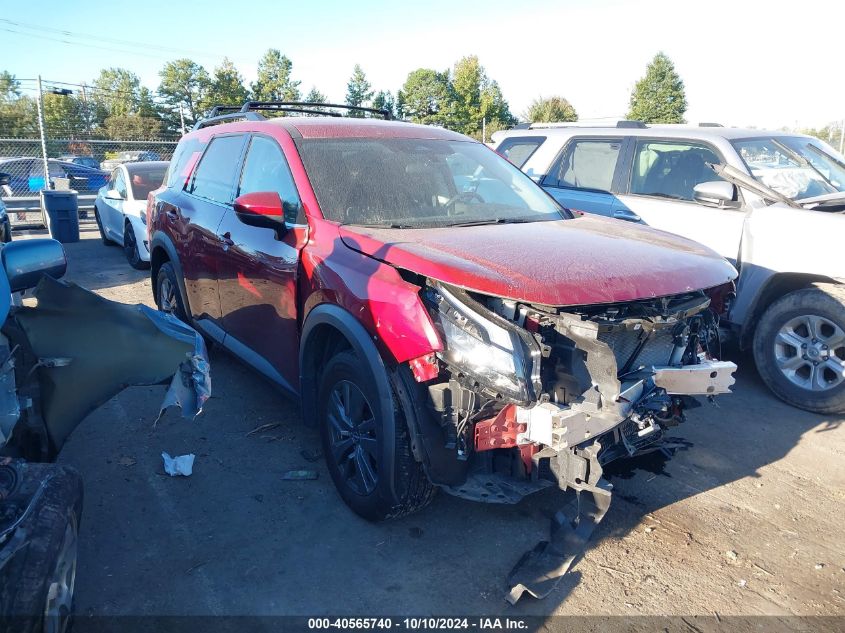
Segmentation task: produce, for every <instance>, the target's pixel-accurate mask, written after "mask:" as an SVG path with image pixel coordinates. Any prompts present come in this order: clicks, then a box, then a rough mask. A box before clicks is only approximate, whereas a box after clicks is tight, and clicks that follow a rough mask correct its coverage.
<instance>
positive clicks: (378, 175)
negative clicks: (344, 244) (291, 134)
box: [299, 138, 568, 228]
mask: <svg viewBox="0 0 845 633" xmlns="http://www.w3.org/2000/svg"><path fill="white" fill-rule="evenodd" d="M299 151H300V155H301V156H302V161H303V163H304V164H305V168H306V170H307V172H308V176H309V178H310V179H311V184H312V185H313V187H314V193H315V194H316V195H317V200H318V201H319V203H320V208H321V209H322V211H323V215H324V216H325V218H326V219H328V220H334V221H336V222H341V223H343V224H356V225H368V226H389V227H395V228H423V227H436V226H458V225H463V224H487V223H495V222H502V223H506V222H537V221H543V220H559V219H561V218H562V217H568V216H566V215H565V212H564V211H563V210H562V209H561V208H560V207H559V206H558V205H557V203H556V202H555V201H554V200H553V199H552V198H551V197H549V196H548V195H547V194H546V193H545V192H544V191H543V190H542V189H540V187H539V186H538V185H536V184H535V183H534V182H533V181H532V180H531V179H530V178H528V177H527V176H526V175H524V174H523V173H522V172H521V171H519V169H517V168H516V167H514V166H513V165H512V164H510V163H509V162H508V161H506V160H505V159H504V158H502V157H501V156H499V155H498V154H496V153H495V152H493V151H491V150H490V149H489V148H487V147H485V146H484V145H482V144H480V143H473V142H469V141H445V140H419V139H404V138H403V139H396V138H393V139H372V138H364V139H362V138H350V139H307V140H302V141H299Z"/></svg>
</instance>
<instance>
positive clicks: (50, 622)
mask: <svg viewBox="0 0 845 633" xmlns="http://www.w3.org/2000/svg"><path fill="white" fill-rule="evenodd" d="M76 545H77V541H76V530H75V529H74V525H73V523H72V522H68V524H67V527H66V528H65V535H64V539H63V541H62V549H61V551H60V552H59V559H58V562H57V564H56V571H55V573H54V574H53V578H52V579H51V581H50V586H49V589H48V590H47V602H46V604H45V605H44V630H45V632H47V633H63V632H64V631H66V630H67V626H68V622H69V621H70V611H71V607H72V605H73V586H74V584H75V583H76Z"/></svg>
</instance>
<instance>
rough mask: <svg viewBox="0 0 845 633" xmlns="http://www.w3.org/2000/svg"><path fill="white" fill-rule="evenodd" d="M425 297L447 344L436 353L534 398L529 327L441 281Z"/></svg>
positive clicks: (487, 381) (522, 397) (535, 361)
mask: <svg viewBox="0 0 845 633" xmlns="http://www.w3.org/2000/svg"><path fill="white" fill-rule="evenodd" d="M427 299H428V303H429V305H430V306H431V308H432V309H431V311H432V316H433V317H434V321H435V323H436V324H438V326H439V329H440V332H441V334H442V335H443V341H444V344H445V349H444V350H443V351H442V352H438V353H437V355H438V357H439V358H440V359H441V360H442V361H443V362H445V363H446V364H448V365H451V366H453V367H455V368H456V369H458V370H459V371H461V372H463V373H465V374H467V375H468V376H471V377H472V378H474V379H475V380H477V381H478V382H479V384H481V385H483V386H486V387H487V388H488V389H489V390H491V391H493V392H496V393H500V394H502V395H503V396H505V397H507V398H509V399H511V400H513V401H515V402H519V403H524V404H527V403H530V402H533V401H534V400H536V396H535V387H534V383H535V382H536V381H537V378H538V375H539V355H540V351H539V346H538V345H537V343H536V342H535V341H534V340H533V339H532V338H531V336H530V335H529V334H528V333H527V332H524V333H523V332H520V331H519V328H517V326H515V325H513V324H512V323H510V322H508V321H506V320H505V319H503V318H501V317H499V316H498V315H496V314H494V313H492V312H489V311H487V310H486V309H485V308H484V307H483V306H481V305H480V304H477V303H476V302H475V301H474V300H473V299H471V298H470V297H469V296H468V295H466V293H464V292H463V291H460V290H457V289H450V288H446V287H444V286H443V285H442V284H439V285H437V286H436V288H433V289H431V290H430V291H429V292H428V293H427ZM484 313H486V314H484Z"/></svg>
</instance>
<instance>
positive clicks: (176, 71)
mask: <svg viewBox="0 0 845 633" xmlns="http://www.w3.org/2000/svg"><path fill="white" fill-rule="evenodd" d="M158 75H159V77H161V83H160V84H159V87H158V93H159V95H161V97H162V98H163V99H164V101H165V103H167V104H168V105H169V106H170V112H169V113H168V117H167V119H168V123H169V126H170V127H171V128H172V129H179V127H180V120H179V119H180V117H179V107H180V106H181V108H182V112H183V113H184V116H185V125H186V126H191V125H193V124H194V123H196V121H197V119H199V118H200V116H201V114H202V104H203V103H204V100H205V97H206V95H207V93H208V90H209V87H210V85H211V78H210V77H209V76H208V71H206V70H205V68H203V67H202V66H200V65H199V64H197V63H196V62H194V61H192V60H190V59H184V58H183V59H177V60H175V61H172V62H167V63H166V64H165V65H164V68H162V69H161V71H160V72H159V73H158Z"/></svg>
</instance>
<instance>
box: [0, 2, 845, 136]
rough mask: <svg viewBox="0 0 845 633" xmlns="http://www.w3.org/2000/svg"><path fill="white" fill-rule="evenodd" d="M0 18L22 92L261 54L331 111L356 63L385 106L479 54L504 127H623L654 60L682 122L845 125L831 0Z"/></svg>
mask: <svg viewBox="0 0 845 633" xmlns="http://www.w3.org/2000/svg"><path fill="white" fill-rule="evenodd" d="M2 4H3V9H2V11H0V70H2V69H6V70H9V71H10V72H12V73H13V74H15V75H17V76H18V77H24V78H29V77H35V76H36V75H37V74H39V73H40V74H41V75H42V76H43V77H44V78H46V79H50V80H55V81H67V82H81V81H91V80H92V79H93V78H94V77H95V76H96V75H97V74H98V72H99V70H100V69H101V68H104V67H109V66H120V67H125V68H128V69H130V70H132V71H134V72H136V73H137V74H138V75H139V76H140V77H141V80H142V82H143V83H144V84H145V85H147V86H149V87H150V88H153V89H154V88H156V87H157V86H158V71H159V69H160V68H161V66H162V65H163V64H164V63H165V62H166V61H168V60H170V59H175V58H177V57H191V58H193V59H194V60H195V61H197V62H199V63H201V64H203V65H204V66H205V67H206V68H208V70H209V71H211V70H212V69H213V68H214V66H215V65H216V64H218V63H219V62H220V60H221V59H222V58H223V56H224V55H225V56H228V57H229V58H230V59H232V60H233V61H234V62H235V64H236V65H237V66H238V68H239V70H240V71H241V73H242V74H243V75H244V76H245V78H246V79H247V81H250V80H253V79H254V78H255V72H256V65H257V61H258V58H259V57H260V56H261V54H262V53H263V52H264V51H265V50H266V49H267V48H270V47H272V48H278V49H280V50H281V51H282V52H283V53H284V54H286V55H287V56H288V57H290V58H291V59H292V60H293V73H294V78H296V79H300V80H301V81H302V88H303V91H307V90H309V89H310V88H311V87H312V86H316V87H317V88H318V89H319V90H320V91H321V92H323V93H325V94H327V95H328V96H329V97H330V98H331V99H332V100H342V99H343V97H344V94H345V89H346V81H347V79H348V78H349V75H350V74H351V72H352V67H353V65H354V64H355V63H359V64H361V66H362V67H363V69H364V71H365V72H366V73H367V76H368V78H369V79H370V81H371V83H372V84H373V87H374V88H375V89H377V90H381V89H383V90H391V91H392V92H394V93H395V92H396V90H397V89H398V88H400V87H401V85H402V83H403V82H404V80H405V78H406V76H407V74H408V72H409V71H411V70H413V69H415V68H419V67H428V68H436V69H446V68H448V67H450V66H452V65H453V64H454V62H455V61H456V60H458V59H459V58H460V57H462V56H464V55H469V54H477V55H478V56H479V57H480V59H481V63H482V64H483V65H484V66H485V67H486V69H487V72H488V74H489V75H490V77H491V78H493V79H496V80H497V81H498V82H499V84H500V85H501V87H502V90H503V91H504V94H505V98H506V99H507V100H508V101H509V103H510V104H511V109H512V110H513V111H514V112H516V113H521V112H522V111H524V109H525V107H526V106H527V105H528V103H529V102H530V101H531V100H532V99H534V98H535V97H538V96H549V95H554V94H559V95H562V96H564V97H566V98H567V99H569V100H570V101H571V102H572V104H573V105H574V106H575V108H576V109H577V110H578V113H579V114H580V116H581V118H593V117H613V116H620V115H624V113H625V112H626V111H627V107H628V96H629V94H630V91H631V88H632V87H633V85H634V82H635V81H636V80H637V79H638V78H639V77H641V76H642V75H643V73H644V71H645V66H646V64H647V63H648V61H649V60H650V59H651V57H653V55H654V54H655V53H656V52H657V51H659V50H663V51H664V52H666V53H667V54H668V55H669V56H670V57H671V58H672V60H673V61H674V62H675V65H676V68H677V70H678V71H679V73H680V74H681V76H682V78H683V79H684V81H685V83H686V87H687V99H688V102H689V106H690V107H689V110H688V112H687V118H688V119H689V120H690V121H720V122H722V123H725V124H728V125H756V126H758V127H780V126H784V125H785V126H790V127H792V126H814V127H817V126H822V125H824V124H826V123H828V122H831V121H834V120H840V119H842V118H845V81H843V80H842V76H841V71H842V60H843V58H845V51H843V44H842V42H843V40H842V37H841V33H842V28H843V25H845V2H841V1H839V2H837V1H834V0H802V1H801V2H794V1H793V2H784V1H783V0H772V1H769V2H759V1H757V0H748V1H746V0H730V1H728V0H711V1H709V2H699V1H696V2H683V1H678V0H655V1H654V2H634V1H629V2H624V1H622V0H593V1H588V0H556V1H547V0H533V1H532V2H530V3H527V4H523V3H520V2H515V1H513V0H510V1H508V2H504V1H500V0H487V1H486V2H459V1H458V0H452V1H444V0H426V1H425V2H416V3H413V4H410V3H408V4H402V3H400V2H397V1H396V0H394V1H393V2H376V1H370V0H357V1H355V0H353V1H349V0H347V1H343V0H324V1H322V2H313V3H309V2H302V1H299V2H287V1H284V0H282V1H278V2H260V1H257V0H251V1H249V2H237V1H235V2H231V1H230V2H218V3H215V2H204V3H200V2H184V1H183V2H179V1H178V0H170V1H162V0H121V1H116V2H115V1H112V2H93V1H91V2H82V1H78V2H68V0H39V1H37V2H22V1H21V0H6V1H5V2H3V3H2ZM194 7H198V9H196V10H195V9H194ZM8 21H12V22H16V23H18V24H11V23H9V22H8ZM21 24H23V25H33V26H36V27H38V28H39V29H52V30H36V29H33V28H29V27H24V26H20V25H21ZM827 25H830V27H828V26H827ZM61 30H64V31H68V32H70V33H71V34H72V35H71V34H62V33H60V32H58V31H61ZM13 31H14V32H13ZM826 32H827V33H832V34H834V35H827V36H826V35H825V33H826ZM79 36H83V37H79ZM85 36H89V37H85ZM62 40H64V41H62ZM121 41H131V42H135V43H144V44H145V46H143V47H139V46H134V45H128V44H125V43H124V42H121ZM81 43H86V44H89V45H90V46H83V45H81Z"/></svg>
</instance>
